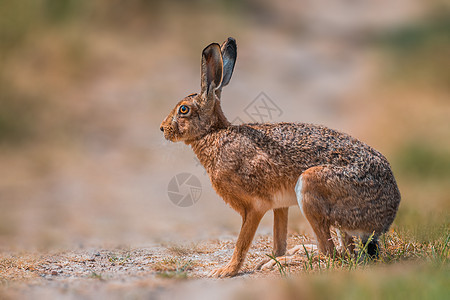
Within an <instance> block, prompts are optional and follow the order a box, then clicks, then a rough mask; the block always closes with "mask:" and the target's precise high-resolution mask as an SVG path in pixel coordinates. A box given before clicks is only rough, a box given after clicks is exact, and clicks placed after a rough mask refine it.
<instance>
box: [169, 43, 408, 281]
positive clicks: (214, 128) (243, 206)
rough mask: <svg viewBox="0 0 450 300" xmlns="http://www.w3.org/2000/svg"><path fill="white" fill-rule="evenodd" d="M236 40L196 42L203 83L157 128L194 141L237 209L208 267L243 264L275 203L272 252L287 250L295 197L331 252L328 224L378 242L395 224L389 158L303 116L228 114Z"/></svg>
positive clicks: (219, 272) (228, 269) (223, 272)
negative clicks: (238, 223)
mask: <svg viewBox="0 0 450 300" xmlns="http://www.w3.org/2000/svg"><path fill="white" fill-rule="evenodd" d="M236 57H237V47H236V41H235V40H234V39H233V38H228V39H227V41H225V42H224V43H223V44H222V45H221V46H220V45H219V44H217V43H212V44H210V45H209V46H207V47H206V48H205V49H204V50H203V52H202V61H201V91H200V93H199V94H190V95H188V96H187V97H185V98H184V99H183V100H181V101H180V102H179V103H178V104H177V105H176V106H175V107H174V108H173V110H172V111H171V112H170V113H169V115H168V116H167V117H166V118H165V120H164V121H163V122H162V124H161V126H160V130H161V131H162V132H163V133H164V137H165V138H166V139H167V140H169V141H172V142H179V141H182V142H184V143H185V144H187V145H189V146H191V148H192V150H193V151H194V152H195V154H196V155H197V157H198V159H199V161H200V162H201V164H202V165H203V166H204V168H205V169H206V171H207V173H208V175H209V178H210V180H211V183H212V186H213V187H214V189H215V191H216V192H217V193H218V194H219V195H220V196H221V197H222V198H223V200H224V201H225V202H226V203H227V204H228V205H230V206H231V207H232V208H233V209H234V210H236V211H237V212H238V213H239V214H240V215H241V216H242V228H241V231H240V233H239V237H238V240H237V243H236V247H235V249H234V253H233V256H232V258H231V260H230V261H229V263H228V264H227V265H225V266H224V267H222V268H219V269H216V270H214V271H212V272H211V273H210V274H209V275H210V276H213V277H224V276H234V275H236V274H237V273H238V271H239V269H240V268H241V266H242V264H243V262H244V259H245V256H246V253H247V251H248V249H249V247H250V244H251V242H252V240H253V237H254V235H255V232H256V229H257V227H258V225H259V222H260V220H261V218H262V217H263V216H264V214H265V213H266V212H267V211H268V210H273V212H274V225H273V233H274V242H273V248H274V249H273V253H274V254H275V255H276V256H281V255H284V254H285V253H286V239H287V222H288V207H289V206H292V205H297V204H298V205H299V206H300V208H301V211H302V213H303V214H304V216H305V217H306V219H307V220H308V222H309V224H310V225H311V227H312V229H313V231H314V233H315V235H316V238H317V242H318V249H319V251H320V252H321V253H323V254H325V255H333V253H334V251H335V246H334V243H333V241H332V239H331V235H330V227H335V228H338V229H339V230H340V231H341V232H343V233H345V236H344V237H343V238H342V241H343V243H344V246H346V247H347V249H349V250H350V251H352V250H353V247H352V238H353V237H354V236H357V237H360V238H361V239H362V240H363V241H367V239H368V238H369V236H371V235H372V236H373V237H374V239H373V240H372V241H371V243H370V247H369V254H372V255H373V254H375V252H376V250H377V243H376V241H377V237H378V236H379V235H380V234H382V233H384V232H386V231H387V230H388V228H389V226H390V225H391V224H392V222H393V220H394V218H395V215H396V212H397V209H398V206H399V203H400V192H399V190H398V187H397V183H396V181H395V178H394V175H393V173H392V171H391V168H390V165H389V162H388V161H387V160H386V158H385V157H384V156H383V155H382V154H381V153H380V152H378V151H376V150H374V149H373V148H371V147H370V146H368V145H366V144H365V143H363V142H360V141H358V140H357V139H355V138H353V137H351V136H349V135H347V134H345V133H341V132H338V131H335V130H332V129H329V128H327V127H324V126H320V125H312V124H304V123H278V124H268V123H266V124H258V123H255V124H243V125H233V124H231V123H230V122H229V121H228V120H227V118H226V117H225V115H224V114H223V112H222V108H221V105H220V102H221V93H222V88H223V87H224V86H226V85H227V84H228V83H229V82H230V79H231V75H232V73H233V70H234V65H235V61H236Z"/></svg>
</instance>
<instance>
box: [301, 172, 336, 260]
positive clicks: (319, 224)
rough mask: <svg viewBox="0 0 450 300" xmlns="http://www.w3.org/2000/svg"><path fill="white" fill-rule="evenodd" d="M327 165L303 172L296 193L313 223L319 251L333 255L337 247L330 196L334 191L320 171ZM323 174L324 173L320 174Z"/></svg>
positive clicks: (309, 220) (306, 215) (307, 216)
mask: <svg viewBox="0 0 450 300" xmlns="http://www.w3.org/2000/svg"><path fill="white" fill-rule="evenodd" d="M323 168H326V167H322V166H320V167H312V168H309V169H308V170H306V171H305V172H303V174H302V175H301V176H300V178H299V179H298V182H297V186H296V193H297V200H298V202H299V206H300V209H301V210H302V212H303V214H304V215H305V217H306V219H307V220H308V222H309V224H310V225H311V227H312V229H313V231H314V233H315V235H316V238H317V242H318V246H319V251H320V252H322V253H323V254H326V255H333V253H334V252H335V247H334V243H333V240H332V239H331V233H330V227H331V225H334V224H332V223H331V220H330V218H329V211H330V208H331V207H330V197H331V196H332V194H333V191H332V190H330V189H329V187H327V185H326V181H324V180H323V176H319V174H318V173H319V172H322V171H323ZM320 175H322V174H320Z"/></svg>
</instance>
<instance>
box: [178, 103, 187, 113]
mask: <svg viewBox="0 0 450 300" xmlns="http://www.w3.org/2000/svg"><path fill="white" fill-rule="evenodd" d="M178 111H179V112H180V114H182V115H185V114H187V113H188V112H189V107H187V106H186V105H181V106H180V108H179V109H178Z"/></svg>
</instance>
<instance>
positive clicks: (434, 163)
mask: <svg viewBox="0 0 450 300" xmlns="http://www.w3.org/2000/svg"><path fill="white" fill-rule="evenodd" d="M393 165H394V169H396V170H398V171H399V172H400V175H401V176H404V177H406V178H411V179H433V180H448V179H449V178H450V153H449V151H446V150H445V149H436V147H435V146H432V145H430V144H427V143H425V142H419V141H414V142H408V143H406V144H405V145H404V146H402V147H400V148H399V150H398V151H397V155H396V156H395V157H394V160H393Z"/></svg>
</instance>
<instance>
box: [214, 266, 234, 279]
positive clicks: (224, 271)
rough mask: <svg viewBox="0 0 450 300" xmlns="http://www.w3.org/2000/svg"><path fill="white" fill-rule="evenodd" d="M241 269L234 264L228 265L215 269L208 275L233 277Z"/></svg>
mask: <svg viewBox="0 0 450 300" xmlns="http://www.w3.org/2000/svg"><path fill="white" fill-rule="evenodd" d="M238 271H239V268H237V267H235V266H233V265H226V266H224V267H222V268H218V269H214V270H212V271H211V272H210V273H209V274H208V277H214V278H223V277H233V276H235V275H236V274H237V273H238Z"/></svg>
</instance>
